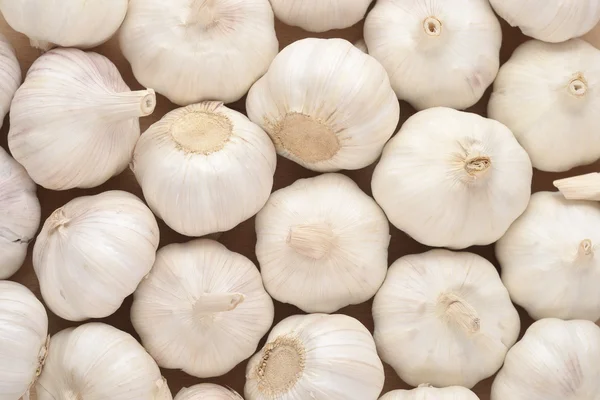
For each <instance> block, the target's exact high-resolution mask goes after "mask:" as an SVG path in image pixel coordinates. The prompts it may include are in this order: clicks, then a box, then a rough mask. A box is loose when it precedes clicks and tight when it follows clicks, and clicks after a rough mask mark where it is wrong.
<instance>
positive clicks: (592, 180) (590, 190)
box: [554, 172, 600, 201]
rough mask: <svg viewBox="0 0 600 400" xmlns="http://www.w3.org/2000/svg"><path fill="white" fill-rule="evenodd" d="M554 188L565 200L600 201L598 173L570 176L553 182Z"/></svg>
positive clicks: (599, 176)
mask: <svg viewBox="0 0 600 400" xmlns="http://www.w3.org/2000/svg"><path fill="white" fill-rule="evenodd" d="M554 187H556V188H557V189H558V190H559V191H560V192H561V193H562V195H563V196H564V197H565V199H567V200H593V201H600V173H598V172H592V173H589V174H584V175H578V176H572V177H570V178H563V179H558V180H556V181H554Z"/></svg>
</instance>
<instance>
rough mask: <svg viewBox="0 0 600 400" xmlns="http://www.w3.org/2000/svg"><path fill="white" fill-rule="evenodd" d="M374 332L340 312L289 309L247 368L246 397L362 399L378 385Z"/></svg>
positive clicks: (369, 396) (378, 390) (380, 377)
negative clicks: (292, 311) (306, 312)
mask: <svg viewBox="0 0 600 400" xmlns="http://www.w3.org/2000/svg"><path fill="white" fill-rule="evenodd" d="M383 380H384V374H383V364H382V363H381V360H380V359H379V357H378V356H377V351H376V349H375V343H373V337H372V336H371V334H370V333H369V331H368V330H367V328H365V327H364V326H363V325H362V324H361V323H360V322H359V321H358V320H356V319H354V318H352V317H349V316H347V315H342V314H334V315H328V314H309V315H293V316H291V317H288V318H286V319H284V320H283V321H281V322H280V323H278V324H277V325H275V327H274V328H273V329H272V330H271V333H269V337H268V338H267V343H266V344H265V346H264V347H263V348H262V350H261V351H260V352H258V353H257V354H255V355H254V357H252V358H251V359H250V362H249V363H248V366H247V368H246V385H245V387H244V394H245V397H246V400H271V399H277V400H300V399H303V400H304V399H319V400H320V399H327V400H367V399H376V398H377V396H379V393H381V389H382V388H383Z"/></svg>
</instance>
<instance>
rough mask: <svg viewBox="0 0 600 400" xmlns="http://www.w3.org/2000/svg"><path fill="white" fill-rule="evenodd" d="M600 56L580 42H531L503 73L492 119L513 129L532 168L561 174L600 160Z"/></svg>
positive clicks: (496, 85) (491, 108)
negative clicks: (599, 88) (597, 130)
mask: <svg viewBox="0 0 600 400" xmlns="http://www.w3.org/2000/svg"><path fill="white" fill-rule="evenodd" d="M598 63H600V51H598V50H597V49H595V48H594V47H593V46H591V45H590V44H588V43H586V42H584V41H583V40H580V39H574V40H570V41H568V42H565V43H558V44H549V43H543V42H540V41H533V40H532V41H529V42H526V43H524V44H522V45H521V46H519V47H518V48H517V49H516V50H515V52H514V53H513V55H512V57H511V58H510V59H509V60H508V61H507V62H506V64H504V65H503V66H502V68H500V73H499V74H498V79H497V80H496V82H495V83H494V91H493V93H492V97H491V98H490V102H489V104H488V115H489V116H490V118H493V119H496V120H498V121H500V122H502V123H503V124H505V125H506V126H508V127H509V128H510V129H511V130H512V131H513V133H514V134H515V136H516V138H517V140H518V141H519V143H521V145H522V146H523V147H524V148H525V150H527V152H528V153H529V156H530V157H531V162H532V163H533V166H534V167H535V168H537V169H540V170H543V171H551V172H560V171H566V170H569V169H571V168H573V167H576V166H579V165H584V164H589V163H591V162H594V161H596V160H597V159H598V158H600V138H599V137H598V135H597V134H596V129H597V126H598V124H600V115H599V114H598V113H597V109H598V107H600V92H598V90H596V89H597V88H598V87H600V86H598V84H597V82H598V81H599V80H600V70H598V68H597V65H598Z"/></svg>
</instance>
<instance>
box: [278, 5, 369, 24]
mask: <svg viewBox="0 0 600 400" xmlns="http://www.w3.org/2000/svg"><path fill="white" fill-rule="evenodd" d="M372 1H373V0H271V6H273V11H274V12H275V16H276V17H277V18H278V19H279V20H281V21H282V22H283V23H285V24H288V25H293V26H299V27H300V28H302V29H304V30H307V31H309V32H325V31H328V30H331V29H344V28H348V27H349V26H352V25H354V24H356V23H357V22H358V21H360V20H361V19H363V17H364V16H365V14H366V12H367V8H369V5H370V4H371V2H372Z"/></svg>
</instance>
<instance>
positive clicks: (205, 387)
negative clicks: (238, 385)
mask: <svg viewBox="0 0 600 400" xmlns="http://www.w3.org/2000/svg"><path fill="white" fill-rule="evenodd" d="M175 400H244V399H243V398H242V396H240V395H239V394H237V393H236V392H235V391H234V390H233V389H228V388H225V387H223V386H219V385H215V384H214V383H201V384H199V385H194V386H192V387H189V388H183V389H181V390H180V391H179V393H177V396H175Z"/></svg>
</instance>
